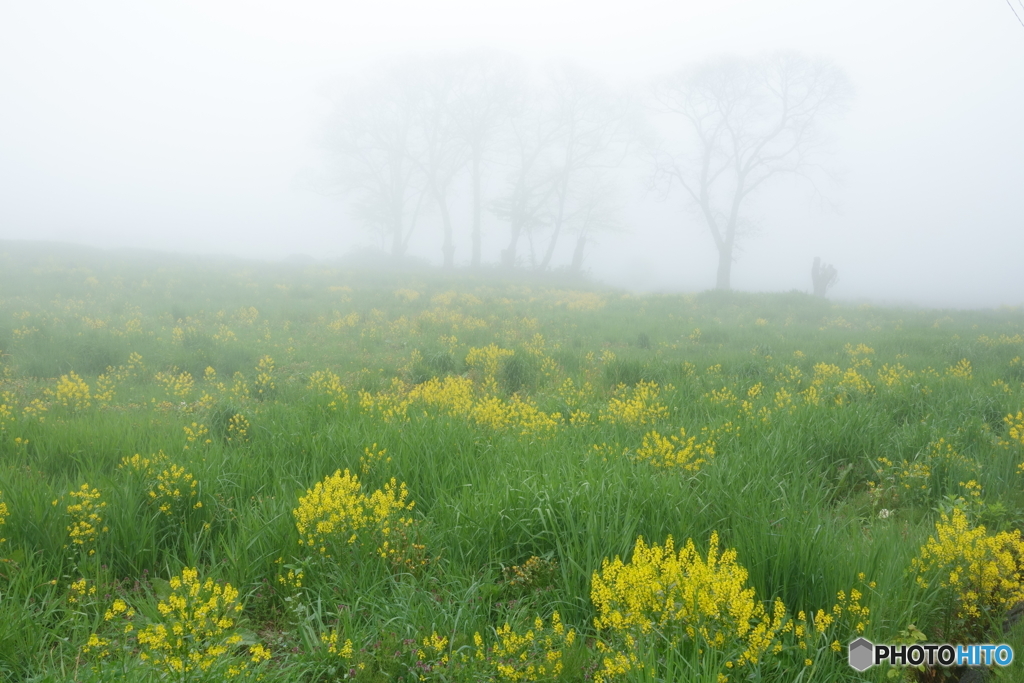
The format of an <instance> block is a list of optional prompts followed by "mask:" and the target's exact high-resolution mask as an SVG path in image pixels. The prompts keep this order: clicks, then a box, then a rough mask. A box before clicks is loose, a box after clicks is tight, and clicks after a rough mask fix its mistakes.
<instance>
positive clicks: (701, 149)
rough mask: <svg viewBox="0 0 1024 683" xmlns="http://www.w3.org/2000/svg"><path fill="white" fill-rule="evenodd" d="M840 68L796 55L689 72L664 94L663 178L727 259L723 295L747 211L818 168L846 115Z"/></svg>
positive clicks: (724, 61) (721, 270) (659, 96)
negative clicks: (769, 192)
mask: <svg viewBox="0 0 1024 683" xmlns="http://www.w3.org/2000/svg"><path fill="white" fill-rule="evenodd" d="M850 92H851V90H850V86H849V83H848V80H847V78H846V76H845V74H844V73H843V71H842V70H840V69H839V68H838V67H836V66H835V65H833V64H832V63H831V62H828V61H825V60H820V59H818V60H813V59H809V58H806V57H803V56H800V55H797V54H792V53H778V54H773V55H770V56H767V57H762V58H760V59H735V58H721V59H718V60H715V61H709V62H705V63H702V64H699V65H697V66H695V67H692V68H688V69H684V70H682V71H679V72H677V73H675V74H674V75H672V76H670V77H669V78H667V79H665V80H664V81H662V82H661V83H659V84H658V86H657V87H656V89H655V99H656V102H657V103H658V109H659V110H660V112H661V113H662V114H663V115H664V118H665V119H666V120H667V121H668V122H669V124H668V125H669V128H670V131H669V135H668V136H667V138H668V141H667V142H666V144H665V145H664V146H663V147H662V148H661V150H660V152H659V153H658V154H657V157H656V177H657V178H659V179H662V180H665V181H667V184H668V186H671V185H672V184H675V183H678V184H679V185H680V186H681V187H682V188H683V190H684V192H685V194H686V196H687V198H688V199H689V200H690V201H691V202H692V203H693V205H694V206H695V207H696V208H697V209H698V211H699V213H700V214H701V216H702V217H703V220H704V222H705V223H706V224H707V227H708V230H709V231H710V233H711V236H712V238H713V239H714V241H715V247H716V248H717V250H718V275H717V279H716V287H717V288H718V289H729V286H730V275H731V270H732V263H733V259H734V256H735V249H736V244H737V237H738V230H737V228H738V227H739V226H740V225H741V221H742V216H741V211H742V209H743V207H744V204H745V202H746V201H747V200H748V199H749V198H750V197H751V195H752V194H754V193H755V192H756V191H757V190H758V189H760V188H761V187H763V186H764V185H765V183H767V182H768V181H769V180H770V179H772V178H774V177H777V176H780V175H783V174H804V175H806V173H807V172H808V171H810V170H812V169H814V168H818V165H817V164H816V163H815V161H814V153H815V152H817V151H819V150H820V149H821V148H822V143H823V136H822V133H821V129H820V128H821V126H820V124H821V123H822V122H823V121H824V120H825V119H827V118H829V117H831V116H834V115H837V114H839V113H841V112H842V111H844V110H845V108H846V106H847V103H848V100H849V97H850Z"/></svg>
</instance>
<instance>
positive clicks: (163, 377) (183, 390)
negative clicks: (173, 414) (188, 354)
mask: <svg viewBox="0 0 1024 683" xmlns="http://www.w3.org/2000/svg"><path fill="white" fill-rule="evenodd" d="M176 371H177V368H174V370H171V371H170V372H158V373H156V375H154V377H153V380H154V381H155V382H156V383H157V384H162V385H163V387H164V389H165V390H166V391H167V393H168V394H170V395H171V396H172V397H174V398H176V399H178V400H181V401H187V400H188V397H189V396H190V395H191V394H192V390H193V389H194V388H195V384H196V383H195V380H194V379H193V378H192V374H191V373H189V372H179V373H177V374H175V372H176Z"/></svg>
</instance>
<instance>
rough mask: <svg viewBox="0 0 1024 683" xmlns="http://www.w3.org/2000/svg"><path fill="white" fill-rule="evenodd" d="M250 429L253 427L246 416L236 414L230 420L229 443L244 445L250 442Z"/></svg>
mask: <svg viewBox="0 0 1024 683" xmlns="http://www.w3.org/2000/svg"><path fill="white" fill-rule="evenodd" d="M250 428H251V425H250V424H249V420H247V419H246V417H245V415H242V414H241V413H235V414H234V415H232V416H231V417H230V418H229V419H228V434H227V438H228V441H229V442H232V443H243V442H245V441H248V440H249V429H250Z"/></svg>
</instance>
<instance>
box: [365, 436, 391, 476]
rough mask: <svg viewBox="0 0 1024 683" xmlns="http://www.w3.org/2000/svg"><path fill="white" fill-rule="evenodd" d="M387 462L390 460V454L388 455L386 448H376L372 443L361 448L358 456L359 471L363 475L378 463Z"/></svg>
mask: <svg viewBox="0 0 1024 683" xmlns="http://www.w3.org/2000/svg"><path fill="white" fill-rule="evenodd" d="M389 462H391V456H389V455H388V449H386V448H381V449H380V450H377V444H376V443H374V444H373V446H368V447H366V448H364V449H363V455H362V456H361V457H360V458H359V471H360V472H361V473H362V475H363V476H364V477H365V476H366V475H367V474H369V473H370V471H371V470H372V469H373V468H374V467H375V466H376V465H377V464H378V463H384V464H387V463H389Z"/></svg>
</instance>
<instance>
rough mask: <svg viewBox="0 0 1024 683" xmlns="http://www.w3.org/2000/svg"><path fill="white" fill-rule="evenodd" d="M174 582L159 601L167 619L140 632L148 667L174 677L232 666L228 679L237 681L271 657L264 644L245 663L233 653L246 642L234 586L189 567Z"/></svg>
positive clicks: (252, 650) (226, 673) (113, 613)
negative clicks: (237, 627)
mask: <svg viewBox="0 0 1024 683" xmlns="http://www.w3.org/2000/svg"><path fill="white" fill-rule="evenodd" d="M169 583H170V587H171V593H170V595H168V596H167V597H166V598H165V599H163V600H161V601H160V602H159V603H157V611H158V612H159V613H160V616H161V619H160V620H159V621H154V622H152V623H150V624H148V625H147V626H146V627H145V628H143V629H141V630H139V632H138V636H137V640H138V643H139V658H140V659H141V660H142V661H143V662H145V663H146V664H147V665H148V666H151V667H153V668H155V669H157V671H159V672H160V673H161V674H162V675H165V676H169V677H172V678H180V677H185V676H189V675H190V674H194V673H200V672H203V673H206V672H212V671H214V670H217V669H220V668H222V667H226V671H224V672H223V675H224V677H226V678H233V677H235V676H238V675H241V674H242V673H243V672H245V671H246V669H247V668H248V664H249V663H259V662H262V661H265V660H266V659H268V658H269V654H270V653H269V652H267V650H266V648H264V647H263V646H261V645H255V646H252V647H250V648H249V653H250V655H251V658H250V660H249V661H244V662H239V661H237V659H238V658H237V657H235V656H233V655H232V652H231V651H232V650H233V649H235V648H236V647H237V646H239V645H240V644H241V643H242V636H241V635H240V634H239V633H238V632H237V631H236V630H235V619H236V618H237V616H238V614H239V613H240V612H241V611H242V605H241V603H239V601H238V591H237V590H235V589H234V588H233V587H232V586H231V584H229V583H225V584H223V585H221V584H219V583H217V582H215V581H214V580H213V579H211V578H207V579H206V580H200V578H199V571H198V570H197V569H194V568H189V567H186V568H184V569H182V571H181V575H180V576H175V577H173V578H172V579H171V580H170V582H169ZM119 602H121V605H123V604H124V603H123V601H116V600H115V602H114V608H117V607H118V606H119V605H118V603H119ZM114 608H112V609H111V611H110V613H109V614H110V617H111V618H113V617H114V616H116V615H117V614H118V613H117V611H115V609H114ZM126 609H127V608H126ZM122 611H123V610H122ZM129 618H130V617H129Z"/></svg>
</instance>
